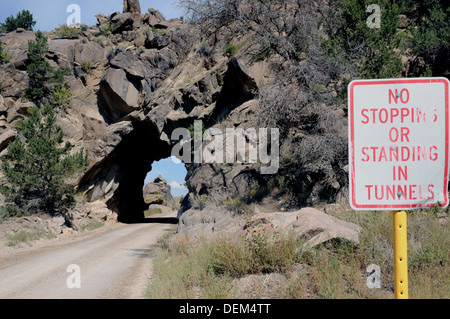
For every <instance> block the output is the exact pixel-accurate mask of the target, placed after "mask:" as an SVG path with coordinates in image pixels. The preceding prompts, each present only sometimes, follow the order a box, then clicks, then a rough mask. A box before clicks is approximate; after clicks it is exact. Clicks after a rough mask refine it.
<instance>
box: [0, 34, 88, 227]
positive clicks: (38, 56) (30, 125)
mask: <svg viewBox="0 0 450 319" xmlns="http://www.w3.org/2000/svg"><path fill="white" fill-rule="evenodd" d="M47 52H48V44H47V37H45V36H44V35H43V33H42V32H40V31H38V32H36V40H35V41H29V43H28V54H29V60H30V63H29V64H28V66H27V73H28V77H29V87H28V88H27V89H26V90H25V93H24V95H25V96H26V97H28V98H29V99H30V100H32V101H34V102H35V103H36V104H37V105H38V106H39V107H38V106H35V107H34V108H32V109H31V110H30V112H29V114H28V117H27V118H26V119H25V120H21V121H20V122H18V125H17V129H18V132H19V135H18V137H17V138H16V139H15V140H14V141H13V142H11V143H10V144H9V146H8V156H7V157H3V158H2V164H1V170H2V172H3V174H4V175H5V178H6V180H7V182H8V184H7V185H6V186H2V187H1V190H0V191H1V192H2V194H4V195H5V196H6V203H7V205H6V206H5V207H3V208H2V215H3V216H2V217H5V216H6V217H7V216H20V215H29V214H33V213H41V212H44V213H47V214H50V215H53V214H55V213H61V214H62V215H63V216H64V217H65V218H66V221H68V222H69V223H70V218H69V217H68V214H67V212H68V209H70V208H72V207H73V205H74V203H75V200H74V193H75V188H74V186H73V185H72V184H71V183H68V182H67V180H68V179H69V178H71V177H73V176H74V175H75V174H77V173H81V172H83V171H84V170H85V169H86V168H87V165H88V158H87V154H85V152H84V151H83V150H81V151H79V152H77V153H73V152H72V149H73V145H71V144H70V143H69V142H66V143H64V142H63V137H64V132H63V131H62V129H61V127H59V126H58V125H57V124H56V114H55V110H54V109H55V108H63V107H66V106H67V105H68V104H69V103H70V98H71V93H70V89H69V88H68V87H67V86H66V85H65V83H64V74H65V72H64V71H61V70H55V69H53V68H52V67H51V66H50V64H49V63H48V61H47V60H46V59H45V55H46V54H47Z"/></svg>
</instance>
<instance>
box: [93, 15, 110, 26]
mask: <svg viewBox="0 0 450 319" xmlns="http://www.w3.org/2000/svg"><path fill="white" fill-rule="evenodd" d="M95 17H96V18H97V21H98V22H97V25H99V26H100V25H102V24H107V23H109V18H108V17H107V16H106V15H104V14H102V13H99V14H97V15H96V16H95Z"/></svg>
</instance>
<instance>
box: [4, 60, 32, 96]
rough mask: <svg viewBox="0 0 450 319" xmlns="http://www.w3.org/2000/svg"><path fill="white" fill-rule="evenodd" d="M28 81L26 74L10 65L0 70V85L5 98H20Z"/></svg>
mask: <svg viewBox="0 0 450 319" xmlns="http://www.w3.org/2000/svg"><path fill="white" fill-rule="evenodd" d="M28 81H29V78H28V74H27V72H26V71H19V70H17V69H15V68H14V66H13V64H11V63H10V64H7V65H6V66H5V68H2V69H0V85H1V87H2V95H3V97H5V98H14V99H18V98H20V97H22V95H23V92H24V91H25V89H26V88H27V87H28ZM5 104H6V103H5Z"/></svg>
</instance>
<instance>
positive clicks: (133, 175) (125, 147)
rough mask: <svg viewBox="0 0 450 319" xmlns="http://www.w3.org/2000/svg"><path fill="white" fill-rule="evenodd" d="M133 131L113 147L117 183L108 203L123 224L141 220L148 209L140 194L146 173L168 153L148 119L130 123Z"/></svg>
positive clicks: (168, 150)
mask: <svg viewBox="0 0 450 319" xmlns="http://www.w3.org/2000/svg"><path fill="white" fill-rule="evenodd" d="M133 127H134V129H133V131H132V132H131V133H129V134H128V135H127V136H125V137H124V139H123V140H122V142H121V143H120V144H119V145H118V146H117V148H116V149H115V152H114V153H115V154H114V162H115V163H114V164H115V165H116V166H117V167H118V171H119V174H120V182H119V185H118V187H117V190H116V191H115V193H114V196H113V197H112V198H111V200H110V201H109V202H108V203H107V204H108V206H109V208H110V209H111V210H113V211H115V212H116V213H117V215H118V221H119V222H122V223H139V222H144V221H145V217H144V211H145V210H146V209H147V208H148V204H146V203H145V201H144V197H143V188H144V186H145V185H144V184H145V179H146V176H147V173H148V172H149V171H151V170H152V164H153V163H154V162H157V161H159V160H161V159H164V158H167V157H169V156H170V153H171V147H170V145H169V144H168V143H166V142H164V141H162V140H161V139H160V134H159V132H158V130H157V128H156V127H155V126H154V125H153V124H152V123H149V122H145V121H142V122H135V123H133Z"/></svg>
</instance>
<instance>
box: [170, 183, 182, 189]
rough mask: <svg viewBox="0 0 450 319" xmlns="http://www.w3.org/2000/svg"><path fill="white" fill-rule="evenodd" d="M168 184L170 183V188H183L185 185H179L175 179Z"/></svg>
mask: <svg viewBox="0 0 450 319" xmlns="http://www.w3.org/2000/svg"><path fill="white" fill-rule="evenodd" d="M169 185H170V187H172V188H183V189H185V188H186V186H183V185H181V184H180V183H178V182H177V181H173V182H171V183H170V184H169Z"/></svg>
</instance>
